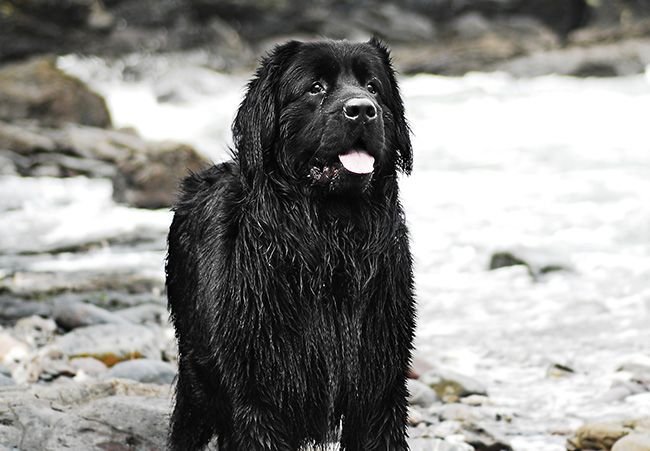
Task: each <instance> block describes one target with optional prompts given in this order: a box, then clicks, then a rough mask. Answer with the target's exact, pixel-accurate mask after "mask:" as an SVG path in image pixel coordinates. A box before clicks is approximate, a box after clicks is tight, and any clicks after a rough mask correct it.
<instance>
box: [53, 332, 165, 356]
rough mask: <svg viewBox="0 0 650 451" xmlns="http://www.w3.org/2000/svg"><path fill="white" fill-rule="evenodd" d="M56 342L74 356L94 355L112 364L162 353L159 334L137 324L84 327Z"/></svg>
mask: <svg viewBox="0 0 650 451" xmlns="http://www.w3.org/2000/svg"><path fill="white" fill-rule="evenodd" d="M52 346H53V347H54V348H56V349H59V350H60V351H61V352H63V353H64V354H65V355H67V356H69V357H70V358H75V357H93V358H96V359H98V360H100V361H102V362H104V363H105V364H106V365H108V366H112V365H115V364H116V363H118V362H121V361H124V360H130V359H137V358H142V357H147V358H152V359H158V358H160V354H161V347H160V340H159V338H158V336H157V334H156V333H155V332H154V331H153V330H152V329H151V328H149V327H144V326H139V325H136V324H101V325H97V326H89V327H82V328H79V329H75V330H73V331H72V332H69V333H68V334H66V335H63V336H61V337H58V338H57V339H56V340H55V341H54V343H53V344H52Z"/></svg>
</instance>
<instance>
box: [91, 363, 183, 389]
mask: <svg viewBox="0 0 650 451" xmlns="http://www.w3.org/2000/svg"><path fill="white" fill-rule="evenodd" d="M103 377H104V379H110V378H117V379H130V380H134V381H138V382H143V383H150V384H171V383H172V382H173V381H174V378H175V377H176V368H175V367H174V366H173V365H171V364H169V363H167V362H163V361H162V360H151V359H135V360H127V361H125V362H120V363H118V364H116V365H115V366H113V367H112V368H111V369H109V370H108V371H107V372H106V374H104V376H103Z"/></svg>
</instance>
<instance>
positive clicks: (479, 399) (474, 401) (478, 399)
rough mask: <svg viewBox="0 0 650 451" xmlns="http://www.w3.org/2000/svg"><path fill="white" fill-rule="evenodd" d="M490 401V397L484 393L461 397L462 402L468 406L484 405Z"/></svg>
mask: <svg viewBox="0 0 650 451" xmlns="http://www.w3.org/2000/svg"><path fill="white" fill-rule="evenodd" d="M489 401H490V398H488V397H487V396H483V395H469V396H467V397H465V398H461V400H460V402H461V403H462V404H466V405H468V406H476V407H478V406H484V405H486V404H487V403H488V402H489Z"/></svg>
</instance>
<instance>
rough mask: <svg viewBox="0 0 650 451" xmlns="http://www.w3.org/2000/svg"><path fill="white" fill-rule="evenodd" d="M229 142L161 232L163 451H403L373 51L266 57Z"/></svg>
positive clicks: (394, 259) (377, 58)
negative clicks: (172, 335)
mask: <svg viewBox="0 0 650 451" xmlns="http://www.w3.org/2000/svg"><path fill="white" fill-rule="evenodd" d="M232 129H233V135H234V149H233V155H234V158H233V160H232V161H229V162H226V163H223V164H219V165H216V166H213V167H211V168H209V169H206V170H205V171H203V172H201V173H199V174H192V175H190V176H189V177H187V178H186V179H185V180H184V181H183V183H182V187H181V193H180V197H179V200H178V202H177V204H176V205H175V207H174V212H175V214H174V220H173V223H172V225H171V229H170V231H169V239H168V242H169V254H168V258H167V266H166V273H167V294H168V299H169V309H170V311H171V318H172V321H173V323H174V326H175V328H176V336H177V339H178V350H179V373H178V381H177V388H176V405H175V409H174V412H173V415H172V418H171V432H170V436H169V447H170V449H172V450H176V451H180V450H184V451H187V450H190V451H191V450H199V449H203V448H204V447H205V446H206V444H207V443H208V442H210V440H211V439H212V438H213V437H215V436H216V443H218V447H219V448H218V449H219V450H221V451H232V450H237V451H257V450H260V451H280V450H283V451H284V450H286V451H289V450H298V449H301V448H302V447H306V446H312V447H317V448H319V449H320V448H324V447H325V446H327V444H328V443H332V442H339V443H340V448H341V449H342V450H350V451H352V450H354V451H368V450H407V449H408V445H407V442H406V421H407V389H406V376H407V372H408V370H409V364H410V358H411V347H412V340H413V330H414V322H415V318H414V317H415V311H414V300H413V276H412V270H411V266H412V261H411V254H410V251H409V238H408V232H407V228H406V224H405V220H404V213H403V211H402V207H401V205H400V201H399V196H398V175H399V173H400V172H403V173H407V174H408V173H409V172H410V171H411V166H412V151H411V143H410V138H409V129H408V126H407V123H406V121H405V119H404V107H403V104H402V100H401V98H400V94H399V90H398V86H397V83H396V81H395V73H394V71H393V69H392V66H391V61H390V56H389V52H388V49H387V47H386V46H385V45H384V44H383V43H382V42H380V41H379V40H377V39H372V40H370V41H369V42H367V43H360V44H356V43H350V42H347V41H324V42H310V43H303V42H296V41H292V42H288V43H286V44H284V45H280V46H278V47H276V48H275V49H274V50H273V51H271V52H270V54H269V55H267V57H265V58H264V59H263V60H262V61H261V65H260V67H259V69H258V70H257V72H256V73H255V77H254V78H253V79H252V81H251V82H250V83H249V85H248V90H247V93H246V95H245V98H244V100H243V102H242V104H241V106H240V108H239V111H238V113H237V116H236V118H235V121H234V124H233V128H232Z"/></svg>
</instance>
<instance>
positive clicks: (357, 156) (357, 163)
mask: <svg viewBox="0 0 650 451" xmlns="http://www.w3.org/2000/svg"><path fill="white" fill-rule="evenodd" d="M339 160H341V164H342V165H343V167H344V168H345V169H347V170H348V171H350V172H354V173H355V174H369V173H371V172H372V170H373V166H374V164H375V159H374V158H373V157H372V156H371V155H370V154H369V153H368V152H365V151H363V150H350V151H348V152H346V153H342V154H341V155H339Z"/></svg>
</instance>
